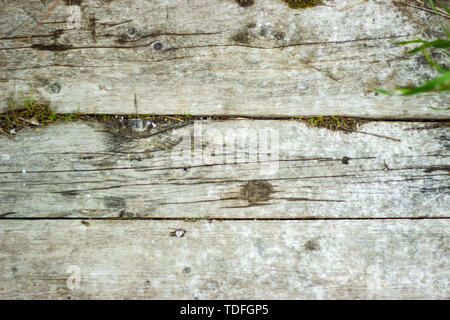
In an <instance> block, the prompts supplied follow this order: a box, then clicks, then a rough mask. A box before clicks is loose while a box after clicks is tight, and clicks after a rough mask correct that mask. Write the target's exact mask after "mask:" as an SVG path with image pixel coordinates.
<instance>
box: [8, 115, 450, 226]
mask: <svg viewBox="0 0 450 320" xmlns="http://www.w3.org/2000/svg"><path fill="white" fill-rule="evenodd" d="M151 123H152V122H151V121H150V120H131V121H130V122H126V121H125V122H120V121H118V122H112V123H107V124H105V123H69V122H67V123H61V124H59V125H55V126H50V127H47V128H45V129H36V130H28V131H25V132H22V133H20V134H18V135H17V136H15V137H14V138H1V139H0V203H1V204H2V205H1V207H0V215H1V216H2V217H6V218H19V217H41V218H42V217H53V218H55V217H60V218H61V217H71V218H106V217H108V218H111V217H116V218H117V217H146V218H153V217H159V218H167V217H172V218H174V217H178V218H180V217H181V218H311V217H313V218H382V217H389V218H395V217H402V218H405V217H448V216H449V208H450V206H449V165H448V164H449V157H448V156H449V143H448V141H449V129H448V124H445V123H428V122H370V123H366V124H364V125H362V126H360V127H359V128H358V129H357V130H358V132H354V133H343V132H335V131H330V130H328V129H317V128H311V127H308V126H307V125H306V124H304V123H301V122H299V121H275V120H254V121H249V120H242V121H240V120H228V121H213V120H210V121H195V122H186V123H178V124H175V125H168V124H165V123H158V124H157V126H156V127H155V128H153V125H152V124H151ZM235 137H238V139H236V140H235V139H234V138H235ZM247 138H248V139H247ZM265 142H267V144H266V143H265ZM265 145H266V146H267V149H266V150H265V149H264V148H263V147H264V146H265ZM208 155H209V156H208Z"/></svg>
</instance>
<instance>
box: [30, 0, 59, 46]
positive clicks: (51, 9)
mask: <svg viewBox="0 0 450 320" xmlns="http://www.w3.org/2000/svg"><path fill="white" fill-rule="evenodd" d="M58 4H59V0H56V1H55V3H54V4H53V6H52V7H51V8H50V9H48V10H47V12H46V13H45V14H44V16H43V17H42V18H41V20H39V23H38V24H37V26H36V27H34V29H33V31H32V32H31V34H30V35H29V36H28V39H27V42H28V41H30V39H31V37H32V36H33V34H34V33H35V32H36V30H37V29H38V28H39V26H40V25H41V24H42V22H44V20H45V19H46V18H47V17H48V15H49V14H50V13H52V11H53V10H55V8H56V7H57V6H58Z"/></svg>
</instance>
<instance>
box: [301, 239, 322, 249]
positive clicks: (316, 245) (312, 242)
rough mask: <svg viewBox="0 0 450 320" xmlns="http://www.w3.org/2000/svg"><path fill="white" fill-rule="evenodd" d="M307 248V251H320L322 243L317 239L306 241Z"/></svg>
mask: <svg viewBox="0 0 450 320" xmlns="http://www.w3.org/2000/svg"><path fill="white" fill-rule="evenodd" d="M305 249H306V250H307V251H319V250H320V245H319V242H318V241H317V240H309V241H307V242H306V243H305Z"/></svg>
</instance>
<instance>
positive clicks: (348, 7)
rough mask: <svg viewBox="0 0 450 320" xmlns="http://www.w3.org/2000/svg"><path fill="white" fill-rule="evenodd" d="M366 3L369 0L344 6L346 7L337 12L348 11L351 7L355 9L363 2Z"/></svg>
mask: <svg viewBox="0 0 450 320" xmlns="http://www.w3.org/2000/svg"><path fill="white" fill-rule="evenodd" d="M367 1H369V0H362V1H360V2H357V3H354V4H351V5H349V6H346V7H344V8H342V9H339V11H345V10H347V9H350V8H353V7H356V6H359V5H360V4H363V3H364V2H367Z"/></svg>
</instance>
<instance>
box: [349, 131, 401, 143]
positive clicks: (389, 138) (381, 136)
mask: <svg viewBox="0 0 450 320" xmlns="http://www.w3.org/2000/svg"><path fill="white" fill-rule="evenodd" d="M343 130H345V131H349V132H357V133H362V134H368V135H369V136H374V137H378V138H383V139H388V140H392V141H396V142H401V140H400V139H397V138H392V137H388V136H383V135H381V134H376V133H370V132H365V131H358V130H355V131H352V130H347V129H343Z"/></svg>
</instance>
